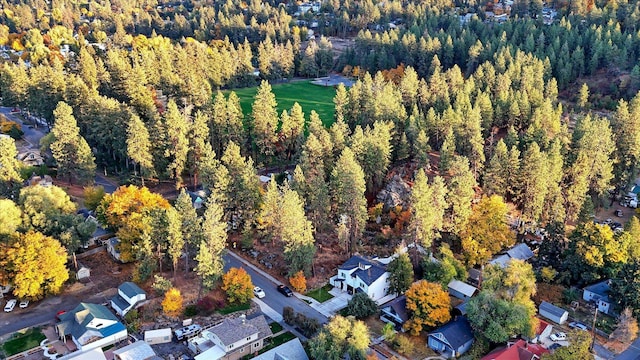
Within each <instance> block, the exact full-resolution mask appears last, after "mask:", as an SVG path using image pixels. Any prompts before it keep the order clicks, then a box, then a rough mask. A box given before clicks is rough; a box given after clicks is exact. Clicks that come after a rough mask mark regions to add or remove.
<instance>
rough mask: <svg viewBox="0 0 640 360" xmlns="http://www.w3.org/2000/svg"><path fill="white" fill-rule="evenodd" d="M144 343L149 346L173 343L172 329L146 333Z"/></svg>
mask: <svg viewBox="0 0 640 360" xmlns="http://www.w3.org/2000/svg"><path fill="white" fill-rule="evenodd" d="M144 341H145V342H146V343H147V344H149V345H154V344H164V343H169V342H171V328H165V329H158V330H149V331H145V332H144Z"/></svg>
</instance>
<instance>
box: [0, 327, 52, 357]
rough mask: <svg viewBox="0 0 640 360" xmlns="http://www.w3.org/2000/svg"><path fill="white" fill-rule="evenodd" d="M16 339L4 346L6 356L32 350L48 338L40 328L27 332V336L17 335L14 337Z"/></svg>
mask: <svg viewBox="0 0 640 360" xmlns="http://www.w3.org/2000/svg"><path fill="white" fill-rule="evenodd" d="M13 336H14V337H15V338H13V339H11V340H9V341H7V342H5V343H4V345H2V349H3V350H4V352H5V355H6V356H11V355H15V354H18V353H21V352H23V351H26V350H29V349H32V348H34V347H36V346H38V345H40V342H41V341H42V340H44V339H46V336H44V334H43V333H42V331H40V329H39V328H33V329H30V330H29V331H27V332H26V333H25V334H19V333H16V334H14V335H13Z"/></svg>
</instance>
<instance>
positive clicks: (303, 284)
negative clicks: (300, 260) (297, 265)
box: [289, 270, 307, 293]
mask: <svg viewBox="0 0 640 360" xmlns="http://www.w3.org/2000/svg"><path fill="white" fill-rule="evenodd" d="M289 283H290V284H291V286H292V287H293V290H295V291H297V292H299V293H304V292H305V291H307V278H306V277H304V272H302V270H300V271H298V272H297V273H295V274H294V275H293V276H292V277H290V278H289Z"/></svg>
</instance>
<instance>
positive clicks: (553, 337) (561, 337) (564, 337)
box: [549, 332, 567, 341]
mask: <svg viewBox="0 0 640 360" xmlns="http://www.w3.org/2000/svg"><path fill="white" fill-rule="evenodd" d="M549 338H550V339H551V340H552V341H562V340H567V334H565V333H563V332H557V333H555V334H551V336H549Z"/></svg>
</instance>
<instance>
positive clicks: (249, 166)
mask: <svg viewBox="0 0 640 360" xmlns="http://www.w3.org/2000/svg"><path fill="white" fill-rule="evenodd" d="M220 160H221V161H222V164H223V165H224V167H225V168H226V169H227V171H228V179H229V182H228V184H229V185H228V186H227V188H226V191H225V193H224V199H225V200H226V203H225V206H224V209H226V210H227V211H229V214H233V215H237V216H239V217H240V218H241V219H244V220H245V221H252V219H254V214H255V213H256V211H258V206H259V204H260V183H259V180H258V176H257V175H256V170H255V168H254V165H253V160H252V159H251V158H245V157H243V156H242V155H241V154H240V147H239V146H238V145H237V144H235V143H233V142H230V143H229V144H228V145H227V148H226V149H225V151H224V154H222V158H221V159H220ZM222 172H223V170H221V174H220V175H221V176H220V177H222V176H223V175H224V174H223V173H222Z"/></svg>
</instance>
